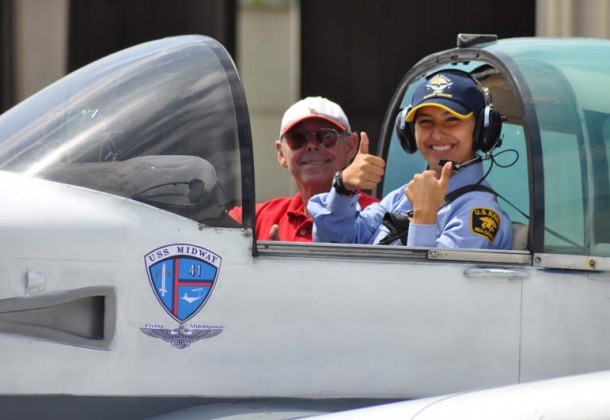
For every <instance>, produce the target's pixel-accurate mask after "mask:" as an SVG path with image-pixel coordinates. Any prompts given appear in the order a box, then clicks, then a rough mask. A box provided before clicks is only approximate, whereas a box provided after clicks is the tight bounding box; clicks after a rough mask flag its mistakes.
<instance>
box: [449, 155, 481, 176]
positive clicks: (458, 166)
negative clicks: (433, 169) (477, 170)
mask: <svg viewBox="0 0 610 420" xmlns="http://www.w3.org/2000/svg"><path fill="white" fill-rule="evenodd" d="M484 159H489V157H488V156H487V155H486V156H485V157H483V156H479V155H477V157H475V158H474V159H472V160H469V161H468V162H464V163H455V162H453V161H451V160H444V159H443V160H439V161H438V164H439V165H440V166H441V167H442V166H445V163H447V162H451V167H452V169H453V170H454V171H455V172H459V171H461V170H462V169H464V168H467V167H469V166H471V165H474V164H475V163H479V162H482V161H483V160H484Z"/></svg>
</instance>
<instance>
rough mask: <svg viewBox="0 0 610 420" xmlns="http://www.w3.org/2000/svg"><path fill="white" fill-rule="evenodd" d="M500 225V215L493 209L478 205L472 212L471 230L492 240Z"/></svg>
mask: <svg viewBox="0 0 610 420" xmlns="http://www.w3.org/2000/svg"><path fill="white" fill-rule="evenodd" d="M499 227H500V216H499V215H498V214H497V213H496V212H495V211H493V210H491V209H486V208H483V207H477V208H475V209H472V212H471V213H470V230H471V231H472V233H474V234H475V235H479V236H482V237H484V238H485V239H487V240H488V241H489V242H492V241H493V240H494V238H495V237H496V233H497V232H498V228H499Z"/></svg>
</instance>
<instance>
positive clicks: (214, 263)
mask: <svg viewBox="0 0 610 420" xmlns="http://www.w3.org/2000/svg"><path fill="white" fill-rule="evenodd" d="M144 261H145V263H146V269H147V272H148V279H149V281H150V286H151V288H152V290H153V292H154V294H155V297H156V298H157V300H158V301H159V303H160V304H161V306H163V309H165V311H166V312H167V313H168V314H169V315H170V316H171V317H172V318H174V319H175V320H176V321H178V322H179V323H180V324H184V323H185V322H186V321H188V320H189V319H191V318H192V317H193V316H195V315H196V314H197V312H199V311H200V310H201V308H203V305H205V303H206V302H207V301H208V299H209V298H210V295H211V294H212V290H213V289H214V284H215V283H216V278H217V277H218V272H219V270H220V263H221V261H222V258H221V257H220V256H218V255H216V254H214V253H213V252H211V251H208V250H207V249H205V248H201V247H198V246H195V245H187V244H174V245H167V246H164V247H161V248H159V249H156V250H154V251H152V252H149V253H148V254H147V255H146V256H145V257H144Z"/></svg>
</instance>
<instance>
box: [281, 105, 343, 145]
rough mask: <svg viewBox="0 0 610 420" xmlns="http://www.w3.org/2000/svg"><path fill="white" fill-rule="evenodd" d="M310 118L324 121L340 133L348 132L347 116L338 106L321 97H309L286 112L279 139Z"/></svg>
mask: <svg viewBox="0 0 610 420" xmlns="http://www.w3.org/2000/svg"><path fill="white" fill-rule="evenodd" d="M310 118H318V119H322V120H326V121H329V122H331V123H333V124H334V125H336V126H337V128H339V129H340V130H341V131H350V126H349V121H348V120H347V116H346V115H345V112H343V109H341V107H340V106H339V105H337V104H336V103H334V102H333V101H329V100H328V99H326V98H322V97H321V96H315V97H313V96H310V97H307V98H305V99H301V100H300V101H299V102H297V103H295V104H294V105H292V106H291V107H290V108H288V109H287V110H286V112H285V113H284V117H283V118H282V126H281V128H280V137H281V136H283V135H284V134H286V132H287V131H288V130H290V129H291V128H292V127H294V126H295V125H297V124H298V123H300V122H301V121H304V120H307V119H310Z"/></svg>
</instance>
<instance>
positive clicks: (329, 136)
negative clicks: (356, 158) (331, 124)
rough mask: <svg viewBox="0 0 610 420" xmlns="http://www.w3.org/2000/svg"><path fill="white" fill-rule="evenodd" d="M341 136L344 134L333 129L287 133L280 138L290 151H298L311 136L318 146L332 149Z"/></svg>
mask: <svg viewBox="0 0 610 420" xmlns="http://www.w3.org/2000/svg"><path fill="white" fill-rule="evenodd" d="M342 135H345V134H344V133H339V132H338V131H337V130H335V129H334V128H320V129H319V130H316V131H296V132H289V133H286V134H284V135H283V136H282V138H283V139H284V140H285V141H286V144H287V145H288V147H290V148H291V149H292V150H298V149H300V148H302V147H304V146H305V145H306V144H307V143H308V142H309V138H310V137H312V136H314V137H315V139H316V143H317V144H318V145H321V146H324V147H326V148H331V147H334V146H335V145H336V144H337V141H338V140H339V136H342Z"/></svg>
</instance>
